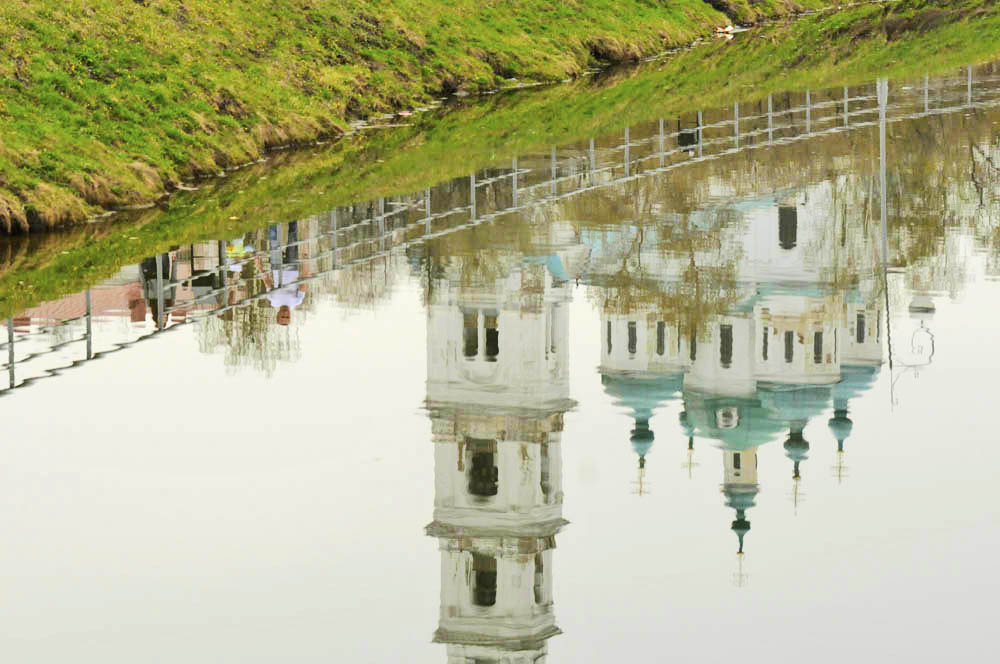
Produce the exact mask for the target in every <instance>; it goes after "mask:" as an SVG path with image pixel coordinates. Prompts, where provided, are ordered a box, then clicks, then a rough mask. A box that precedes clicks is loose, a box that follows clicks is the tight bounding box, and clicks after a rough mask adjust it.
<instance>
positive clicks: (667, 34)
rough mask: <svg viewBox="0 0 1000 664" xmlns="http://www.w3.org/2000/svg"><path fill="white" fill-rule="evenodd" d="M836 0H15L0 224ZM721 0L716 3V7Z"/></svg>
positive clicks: (6, 56)
mask: <svg viewBox="0 0 1000 664" xmlns="http://www.w3.org/2000/svg"><path fill="white" fill-rule="evenodd" d="M828 2H829V0H760V1H757V2H753V3H751V2H750V0H713V1H712V2H706V1H705V0H564V1H561V2H553V1H552V0H500V1H497V2H481V1H480V0H450V1H448V2H445V1H443V0H338V1H337V2H314V1H311V0H266V1H261V0H232V1H231V2H217V1H215V0H142V1H136V2H122V1H121V0H9V1H8V2H5V3H3V7H2V8H0V231H4V230H6V231H8V232H9V231H17V230H27V229H28V227H29V226H35V227H50V226H53V225H57V224H60V223H66V222H74V221H80V220H82V219H84V218H86V217H87V216H89V215H92V214H94V213H96V212H99V211H101V210H103V209H116V208H121V207H124V206H129V205H135V204H140V203H146V202H149V201H151V200H154V199H156V198H157V197H158V196H160V195H162V194H163V193H165V192H167V191H170V190H171V189H173V188H174V187H176V185H177V184H178V183H179V182H181V181H183V180H187V179H190V178H192V177H194V176H196V175H199V174H205V173H215V172H218V171H219V170H226V169H229V168H230V167H231V166H233V165H235V164H243V163H247V162H249V161H252V160H255V159H258V158H259V157H260V156H261V154H262V153H263V152H264V151H265V150H266V149H267V148H269V147H275V146H280V145H287V144H293V143H304V142H308V141H311V140H314V139H316V138H318V137H321V136H334V135H337V134H339V133H341V132H342V131H343V130H344V129H345V128H346V127H348V123H349V122H350V121H351V120H353V119H356V118H364V117H369V116H372V115H377V114H381V113H386V112H393V111H397V110H400V109H408V108H412V107H414V106H418V105H422V104H426V103H427V102H428V101H430V100H432V99H433V98H434V97H435V96H440V95H442V94H445V93H449V92H454V91H459V90H463V91H469V92H476V91H479V90H484V89H493V88H496V87H498V86H501V85H509V84H510V81H509V79H518V80H519V81H552V80H562V79H565V78H568V77H573V76H576V75H578V74H580V73H582V72H584V71H585V70H587V69H588V68H590V67H593V66H596V65H599V64H604V63H608V62H621V61H629V60H635V59H637V58H639V57H642V56H645V55H649V54H653V53H657V52H660V51H662V50H664V49H665V48H667V47H670V46H674V45H679V44H685V43H688V42H690V41H691V40H692V39H694V38H696V37H698V36H700V35H704V34H706V33H708V32H711V31H712V29H713V26H716V25H719V24H725V23H726V22H728V21H730V20H731V18H730V17H729V16H727V15H726V14H724V13H722V12H720V11H719V9H722V10H724V11H726V12H728V13H729V14H730V15H731V16H735V17H738V18H740V19H742V20H747V21H749V20H755V19H756V18H760V17H763V16H775V15H781V14H787V13H789V12H791V11H797V10H800V9H803V8H813V7H818V6H822V5H824V4H827V3H828ZM716 7H717V8H719V9H716Z"/></svg>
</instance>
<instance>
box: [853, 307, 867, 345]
mask: <svg viewBox="0 0 1000 664" xmlns="http://www.w3.org/2000/svg"><path fill="white" fill-rule="evenodd" d="M855 332H856V335H857V336H856V337H855V338H856V339H857V340H858V343H859V344H863V343H864V342H865V315H864V314H858V322H857V330H856V331H855Z"/></svg>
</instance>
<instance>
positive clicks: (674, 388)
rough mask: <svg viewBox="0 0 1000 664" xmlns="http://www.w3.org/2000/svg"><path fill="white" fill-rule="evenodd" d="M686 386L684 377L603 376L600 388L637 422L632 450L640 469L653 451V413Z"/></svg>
mask: <svg viewBox="0 0 1000 664" xmlns="http://www.w3.org/2000/svg"><path fill="white" fill-rule="evenodd" d="M683 382H684V374H682V373H675V374H667V375H657V376H646V375H642V376H639V375H633V374H615V375H612V374H602V375H601V384H602V385H604V391H605V392H606V393H607V394H608V396H610V397H613V398H614V400H615V405H616V406H623V407H625V408H627V409H629V410H630V411H631V414H632V417H633V419H634V420H635V428H634V429H632V432H631V435H630V437H629V438H630V440H631V441H632V449H633V450H634V451H635V453H636V454H637V455H639V463H640V466H642V465H644V464H645V458H646V455H647V454H649V451H650V449H651V448H652V447H653V438H654V435H653V430H652V429H650V428H649V420H650V418H651V417H652V416H653V412H654V411H655V410H656V409H657V408H659V407H660V406H662V405H663V404H664V403H666V402H668V401H671V400H673V399H675V398H676V397H677V394H678V393H679V392H680V391H681V386H682V385H683Z"/></svg>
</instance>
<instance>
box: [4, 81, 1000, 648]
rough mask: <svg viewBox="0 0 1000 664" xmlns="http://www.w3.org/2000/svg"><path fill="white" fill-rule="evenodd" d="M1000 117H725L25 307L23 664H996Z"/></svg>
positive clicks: (521, 164)
mask: <svg viewBox="0 0 1000 664" xmlns="http://www.w3.org/2000/svg"><path fill="white" fill-rule="evenodd" d="M998 123H1000V74H998V73H997V69H996V67H995V66H994V65H988V66H980V67H970V68H966V69H962V70H959V71H955V72H952V73H950V74H949V75H947V76H943V77H927V78H925V79H922V80H915V81H895V80H894V81H873V82H871V83H870V84H867V85H863V86H857V87H850V88H838V89H827V90H808V91H806V90H801V91H790V92H788V93H787V94H783V95H772V96H770V97H768V98H764V99H756V100H752V101H749V102H746V101H737V100H734V103H733V106H731V107H726V108H717V109H700V110H699V109H691V110H690V112H689V113H687V114H683V115H682V116H681V117H673V118H662V119H659V118H657V119H653V120H651V121H650V122H648V123H644V124H642V125H640V126H632V127H628V128H623V129H622V131H621V132H620V133H616V134H614V135H609V136H598V137H594V139H593V140H590V141H584V142H581V143H579V144H573V145H562V146H556V147H554V148H553V149H552V150H551V151H549V152H545V153H541V154H526V155H522V156H520V157H518V158H517V159H516V160H513V161H512V162H510V163H502V164H499V163H498V164H495V165H494V166H493V167H491V168H489V169H485V170H481V171H477V172H475V173H470V174H469V176H468V177H465V178H460V179H457V180H454V181H450V182H445V183H441V184H440V185H438V186H437V187H434V188H432V189H429V190H426V191H420V192H412V193H408V194H403V195H398V196H393V197H388V198H379V199H376V200H373V201H363V202H358V203H357V204H355V205H351V206H346V207H341V208H337V209H335V210H330V211H328V212H327V213H324V214H321V215H317V216H313V217H309V218H305V219H298V220H280V221H279V220H267V219H262V220H260V221H261V226H260V228H259V229H257V230H255V231H251V232H248V233H246V234H243V235H240V236H238V237H228V236H226V237H216V238H212V239H210V240H206V241H202V242H197V243H194V244H188V245H186V246H176V247H175V248H173V249H171V250H170V251H169V252H167V253H164V254H162V255H159V256H151V257H149V258H148V259H146V260H144V261H142V262H141V263H140V264H136V265H130V266H124V267H122V268H121V270H120V271H119V273H118V275H117V276H116V277H114V278H113V279H110V280H107V281H105V282H103V283H100V284H94V285H93V287H92V288H90V289H89V290H88V291H85V292H81V293H72V294H67V295H66V296H65V297H64V298H62V299H59V300H56V301H50V302H46V303H43V304H41V305H39V306H37V307H35V308H33V309H30V310H27V311H23V312H21V313H19V314H18V315H16V316H14V317H12V318H11V319H10V320H9V321H7V330H6V334H7V337H6V338H5V339H4V342H5V343H3V345H2V348H0V352H3V353H4V358H5V360H6V363H5V365H4V367H3V368H4V370H5V371H6V372H7V373H6V378H7V381H6V383H5V384H4V387H6V388H8V389H6V390H4V391H3V392H0V396H2V397H3V398H2V399H0V408H3V409H4V413H5V419H4V421H5V426H4V429H3V433H2V435H0V450H2V454H3V459H4V461H3V463H2V464H0V506H2V508H3V509H0V527H2V529H3V531H4V532H5V533H6V542H7V544H6V545H5V546H3V547H0V569H3V570H4V572H3V573H2V574H0V588H2V592H0V619H2V622H3V624H4V629H3V630H2V632H0V650H2V652H4V653H5V654H7V657H8V658H9V659H10V660H11V661H17V662H49V661H64V660H67V659H70V658H73V659H75V660H78V661H101V662H131V661H137V660H138V661H162V662H176V661H186V662H220V661H234V662H237V661H238V662H264V661H279V660H280V661H302V662H320V661H345V662H346V661H358V662H389V661H415V662H441V661H449V662H454V663H457V662H477V663H483V662H490V663H492V662H497V663H499V662H538V661H542V660H543V659H544V661H550V662H564V661H565V662H573V661H617V660H621V659H624V658H631V657H635V658H641V659H655V660H660V659H667V658H676V659H678V660H679V661H699V662H701V661H704V662H718V661H722V660H724V659H726V658H737V657H738V658H741V659H743V660H747V661H754V662H756V661H773V660H775V659H777V660H778V661H786V660H792V659H800V658H801V659H804V660H807V661H815V662H834V661H842V660H844V659H847V658H853V659H857V658H859V657H860V658H862V659H864V660H866V661H867V660H872V661H875V660H888V661H897V660H909V661H941V660H942V659H944V658H958V659H973V658H975V659H980V658H982V655H981V654H980V653H983V652H989V651H990V647H991V645H992V644H991V642H990V631H989V628H990V627H991V624H992V621H993V613H994V611H993V608H992V600H993V598H994V595H995V592H996V589H997V585H996V581H995V571H994V567H995V564H994V558H995V555H994V552H995V551H996V549H997V545H998V543H1000V542H998V540H1000V537H998V535H997V526H998V525H1000V508H998V506H997V501H996V499H995V493H996V491H997V474H996V468H997V467H998V465H1000V450H998V448H997V446H996V434H995V431H994V420H995V419H996V418H995V414H994V413H995V410H996V407H995V404H994V402H995V394H996V390H995V387H994V385H993V378H994V375H995V373H996V371H997V370H998V369H1000V360H998V359H997V358H996V355H995V353H994V352H993V350H992V348H993V341H994V340H995V339H996V338H997V336H998V334H1000V314H998V313H997V307H996V302H997V301H1000V284H998V282H997V279H996V277H997V275H1000V246H998V242H997V241H998V239H1000V235H998V228H1000V215H998V211H1000V196H998V191H1000V190H998V184H1000V169H998V166H1000V127H998ZM269 222H273V223H269ZM33 250H35V249H34V248H33V247H30V246H28V247H24V246H17V247H15V246H13V245H9V246H8V248H7V251H8V254H6V255H14V254H16V253H17V252H24V251H27V252H31V251H33Z"/></svg>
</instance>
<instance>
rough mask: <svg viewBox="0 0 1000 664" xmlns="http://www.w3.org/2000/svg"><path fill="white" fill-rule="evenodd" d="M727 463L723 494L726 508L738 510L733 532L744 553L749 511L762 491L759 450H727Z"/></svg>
mask: <svg viewBox="0 0 1000 664" xmlns="http://www.w3.org/2000/svg"><path fill="white" fill-rule="evenodd" d="M723 460H724V462H725V482H724V483H723V485H722V493H723V495H725V497H726V506H727V507H730V508H732V509H734V510H736V520H735V521H733V523H732V526H731V527H732V531H733V532H734V533H736V537H737V539H738V540H739V550H738V551H737V553H739V554H741V555H742V553H743V539H744V537H745V536H746V534H747V533H748V532H750V521H749V519H747V510H748V509H750V508H751V507H753V506H754V505H755V504H756V503H755V502H754V499H755V498H756V497H757V493H758V491H759V490H760V488H759V486H758V485H757V448H756V447H751V448H747V449H745V450H741V451H730V450H726V451H724V452H723Z"/></svg>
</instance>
